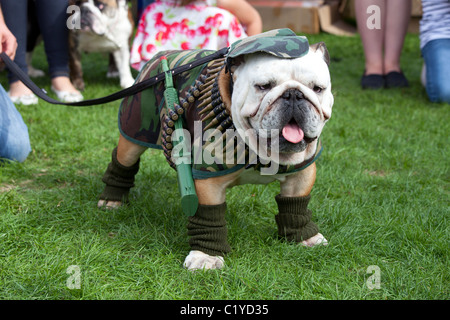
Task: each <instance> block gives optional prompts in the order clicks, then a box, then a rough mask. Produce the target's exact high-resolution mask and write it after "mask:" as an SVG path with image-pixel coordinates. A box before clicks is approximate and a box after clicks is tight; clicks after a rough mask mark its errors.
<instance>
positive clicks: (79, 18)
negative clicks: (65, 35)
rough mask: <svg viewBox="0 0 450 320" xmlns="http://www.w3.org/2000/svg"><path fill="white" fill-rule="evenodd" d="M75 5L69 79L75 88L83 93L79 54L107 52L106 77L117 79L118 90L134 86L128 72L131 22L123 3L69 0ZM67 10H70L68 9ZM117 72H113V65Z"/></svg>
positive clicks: (70, 43)
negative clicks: (107, 66)
mask: <svg viewBox="0 0 450 320" xmlns="http://www.w3.org/2000/svg"><path fill="white" fill-rule="evenodd" d="M70 5H75V6H76V7H74V9H76V10H74V13H73V15H72V16H71V17H70V21H69V22H75V25H74V26H73V25H71V26H70V29H71V31H70V33H69V52H70V60H69V64H70V78H71V80H72V83H73V84H74V86H75V87H76V88H77V89H79V90H83V89H84V81H83V71H82V63H81V53H82V52H107V53H110V54H111V55H112V57H113V61H112V63H111V59H110V66H109V71H108V73H107V77H116V76H117V75H118V76H119V78H120V86H121V87H122V88H127V87H129V86H131V85H132V84H133V83H134V79H133V76H132V74H131V69H130V46H129V41H130V38H131V36H132V33H133V27H134V21H133V18H132V14H131V11H130V10H129V8H128V3H127V1H126V0H95V1H94V0H70ZM69 8H70V7H69ZM114 64H115V67H116V68H117V71H114V67H113V65H114Z"/></svg>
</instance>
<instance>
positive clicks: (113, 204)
mask: <svg viewBox="0 0 450 320" xmlns="http://www.w3.org/2000/svg"><path fill="white" fill-rule="evenodd" d="M121 206H122V201H107V200H99V201H98V202H97V207H98V208H99V209H105V210H115V209H119V208H120V207H121Z"/></svg>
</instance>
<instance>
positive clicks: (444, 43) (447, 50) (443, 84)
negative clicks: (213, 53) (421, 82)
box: [422, 39, 450, 103]
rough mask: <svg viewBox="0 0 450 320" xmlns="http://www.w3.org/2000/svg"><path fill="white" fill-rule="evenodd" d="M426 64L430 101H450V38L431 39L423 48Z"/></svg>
mask: <svg viewBox="0 0 450 320" xmlns="http://www.w3.org/2000/svg"><path fill="white" fill-rule="evenodd" d="M422 55H423V58H424V60H425V65H426V90H427V94H428V97H429V99H430V101H432V102H446V103H450V82H449V81H448V75H449V74H450V64H449V63H448V57H449V56H450V39H438V40H433V41H430V42H429V43H427V44H426V45H425V47H424V48H423V49H422Z"/></svg>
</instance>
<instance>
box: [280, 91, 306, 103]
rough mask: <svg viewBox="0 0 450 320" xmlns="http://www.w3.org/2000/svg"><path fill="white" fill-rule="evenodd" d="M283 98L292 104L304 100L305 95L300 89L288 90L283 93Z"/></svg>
mask: <svg viewBox="0 0 450 320" xmlns="http://www.w3.org/2000/svg"><path fill="white" fill-rule="evenodd" d="M282 97H283V99H285V100H287V101H290V102H296V101H299V100H301V99H304V95H303V93H302V92H301V91H300V90H298V89H288V90H286V91H285V92H284V93H283V95H282Z"/></svg>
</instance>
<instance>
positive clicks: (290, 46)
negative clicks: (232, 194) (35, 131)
mask: <svg viewBox="0 0 450 320" xmlns="http://www.w3.org/2000/svg"><path fill="white" fill-rule="evenodd" d="M208 54H211V52H210V51H205V50H184V51H180V52H178V51H169V52H162V53H160V54H158V55H157V56H156V57H155V58H154V59H153V60H151V61H149V62H148V63H147V65H146V66H145V67H144V68H143V70H142V72H141V73H140V75H139V79H137V82H140V81H143V80H145V79H147V78H149V77H152V76H155V75H158V74H159V76H160V73H161V67H160V62H159V60H158V59H159V58H160V57H161V56H165V57H166V59H167V60H168V62H169V67H171V68H173V67H174V66H178V65H180V64H181V65H182V64H189V63H190V62H192V61H194V60H196V59H199V58H201V57H203V56H206V55H208ZM328 64H329V55H328V51H327V48H326V46H325V45H324V44H323V43H318V44H314V45H311V46H310V45H309V43H308V41H307V39H306V38H305V37H299V36H296V35H295V33H293V32H292V31H291V30H289V29H278V30H272V31H268V32H266V33H263V34H261V35H257V36H252V37H249V38H246V39H244V40H239V41H237V42H236V43H234V44H232V45H231V47H230V48H229V50H228V53H227V55H226V57H224V58H221V59H216V60H213V61H211V62H208V63H205V64H204V65H201V66H199V67H197V68H195V69H192V70H189V71H186V72H183V73H180V74H179V75H177V76H174V83H175V85H174V86H175V87H176V89H177V92H178V95H179V100H180V103H179V105H177V106H176V108H175V109H176V110H177V113H178V114H177V115H175V118H176V116H181V117H183V120H184V123H185V126H184V127H185V134H186V136H187V137H189V136H190V139H189V140H188V141H190V142H191V144H192V149H191V150H193V152H192V175H193V179H194V185H195V190H196V194H197V196H198V208H197V210H196V212H195V215H194V216H190V217H189V218H188V223H187V229H188V236H189V237H190V239H189V244H190V247H191V251H190V252H189V254H188V255H187V257H186V259H185V262H184V266H185V267H186V268H188V269H190V270H196V269H216V268H222V267H223V266H224V256H225V255H226V254H227V253H228V252H230V250H231V247H230V245H229V244H228V241H227V229H226V220H225V212H226V190H227V188H231V187H233V186H236V185H241V184H246V183H264V184H265V183H270V182H273V181H279V182H280V193H279V194H278V195H277V196H276V197H275V200H276V202H277V205H278V214H277V215H276V216H275V221H276V224H277V228H278V235H279V237H280V238H284V239H286V240H288V241H293V242H296V243H300V244H302V245H303V246H315V245H319V244H320V245H326V244H327V240H326V239H325V238H324V236H323V235H322V234H321V233H319V230H318V227H317V226H316V225H315V224H314V223H313V222H312V221H311V215H312V213H311V211H310V210H309V209H308V208H307V206H308V202H309V199H310V192H311V190H312V187H313V185H314V182H315V178H316V165H315V160H316V159H317V157H318V156H319V155H320V152H321V150H322V148H321V143H320V135H321V132H322V129H323V127H324V125H325V123H326V122H327V121H328V120H329V119H330V117H331V112H332V106H333V101H334V98H333V95H332V92H331V80H330V73H329V70H328ZM163 91H164V83H159V84H157V85H155V86H154V87H152V88H150V89H147V90H144V91H142V92H141V93H139V94H136V95H135V96H132V97H127V98H125V99H124V100H123V101H122V104H121V108H120V112H119V129H120V136H119V141H118V145H117V147H116V148H114V150H113V153H112V160H111V162H110V163H109V165H108V168H107V169H106V172H105V174H104V176H103V179H102V181H103V182H104V183H105V184H106V186H105V189H104V191H103V193H102V194H101V195H100V200H99V202H98V206H99V208H106V209H113V208H117V207H119V206H121V205H123V204H124V203H126V202H127V201H128V194H129V190H130V188H132V187H133V186H134V177H135V175H136V174H137V172H138V170H139V164H140V156H141V155H142V154H143V152H144V151H145V150H146V149H147V148H148V147H151V148H159V149H162V150H163V152H164V154H165V156H166V158H167V161H168V162H169V164H170V165H171V166H172V167H174V168H176V166H175V165H174V163H175V162H176V155H175V148H174V146H173V145H172V143H173V142H174V141H175V137H174V132H173V128H174V127H173V123H171V121H172V120H173V118H174V113H173V111H172V112H170V111H167V110H165V108H163V107H162V106H163V104H164V98H163ZM178 111H179V112H178ZM199 130H200V132H201V133H202V134H201V135H199V134H198V131H199ZM196 131H197V132H196ZM228 136H231V138H230V139H228ZM211 137H214V138H211ZM221 137H222V138H221ZM224 137H227V139H225V138H224ZM240 142H243V144H241V143H240ZM217 147H220V148H224V149H226V152H225V151H223V152H222V153H220V152H218V150H219V149H220V148H217ZM191 150H189V151H191ZM230 150H231V152H228V151H230ZM207 151H208V152H207ZM225 154H227V155H230V154H231V155H232V156H231V157H226V156H225ZM199 155H200V156H199ZM207 155H208V157H207ZM202 156H203V159H202ZM199 158H200V160H199ZM211 159H213V160H214V161H210V160H211ZM224 159H225V160H226V161H225V160H224Z"/></svg>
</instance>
